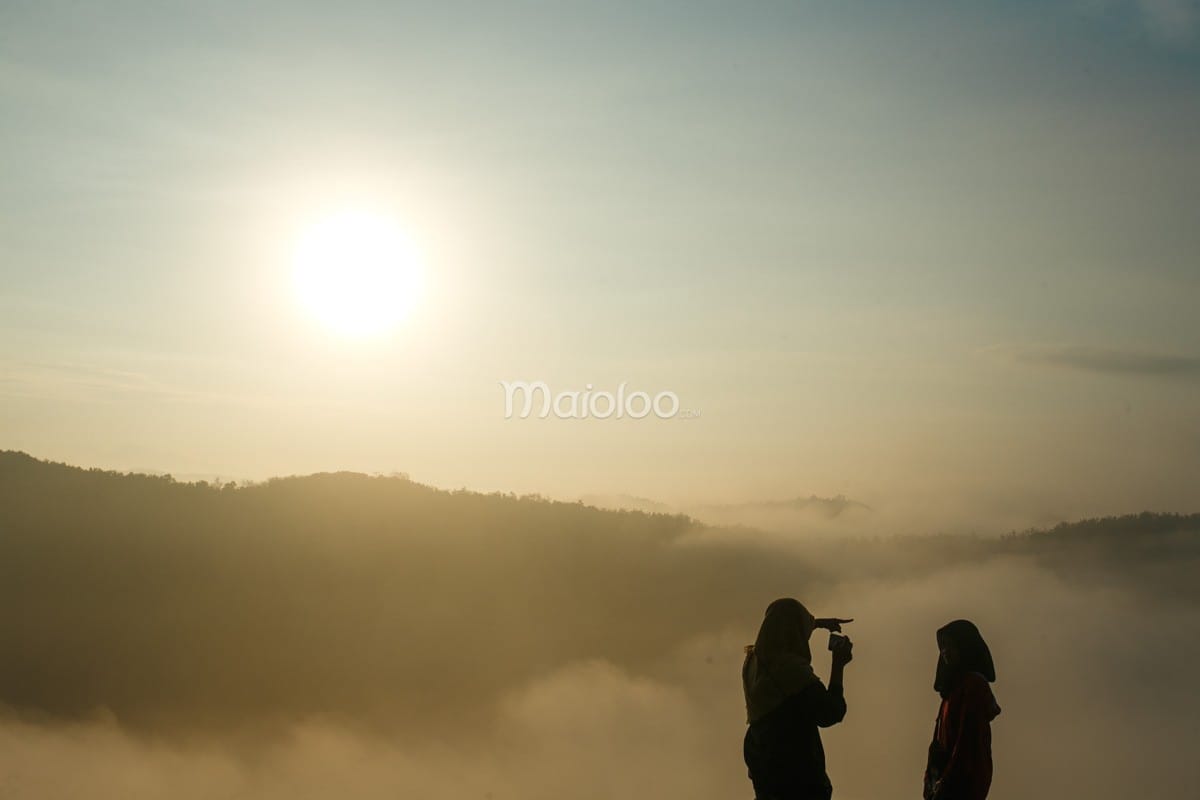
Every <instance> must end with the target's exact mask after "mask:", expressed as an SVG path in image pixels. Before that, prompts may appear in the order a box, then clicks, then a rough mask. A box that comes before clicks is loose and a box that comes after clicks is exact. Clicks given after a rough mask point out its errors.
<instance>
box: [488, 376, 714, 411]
mask: <svg viewBox="0 0 1200 800" xmlns="http://www.w3.org/2000/svg"><path fill="white" fill-rule="evenodd" d="M500 385H501V386H502V387H503V388H504V418H505V419H512V417H513V414H514V412H515V410H516V407H517V405H518V401H520V412H519V413H517V416H518V417H520V418H521V419H528V418H529V416H530V415H531V414H533V412H534V409H535V407H537V404H538V402H539V401H540V403H541V406H540V408H539V409H538V411H537V418H538V419H546V418H547V417H549V416H550V415H552V414H553V415H554V416H555V417H557V418H558V419H589V418H591V419H622V418H624V417H629V418H631V419H645V418H646V417H648V416H650V415H651V414H653V415H654V416H655V417H657V418H658V419H672V418H675V417H682V418H696V417H699V416H700V412H699V411H695V410H692V409H683V410H681V409H680V407H679V396H678V395H677V394H675V393H674V392H658V393H657V394H655V395H654V396H653V397H651V396H650V393H649V392H642V391H634V392H628V393H627V392H626V391H625V388H626V386H627V384H626V383H622V384H621V385H620V386H618V387H617V390H616V391H615V392H607V391H596V390H595V388H594V387H593V386H592V384H590V383H589V384H587V386H586V388H585V389H584V390H583V391H574V390H568V391H564V392H558V393H557V394H555V393H554V392H551V391H550V387H549V385H547V384H546V382H545V381H500Z"/></svg>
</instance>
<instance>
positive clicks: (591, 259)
mask: <svg viewBox="0 0 1200 800" xmlns="http://www.w3.org/2000/svg"><path fill="white" fill-rule="evenodd" d="M252 5H253V7H247V4H242V3H225V2H212V3H205V4H183V3H154V4H138V3H117V4H104V6H103V7H101V6H96V5H89V4H76V3H57V2H37V3H32V2H29V3H27V2H6V3H4V4H3V5H2V6H0V176H3V180H0V448H7V449H17V450H25V451H27V452H29V453H31V454H32V455H35V456H38V457H40V458H48V459H52V460H57V461H66V462H69V463H74V464H80V465H83V466H98V467H104V468H111V469H120V470H156V471H166V472H171V473H172V474H175V475H177V476H189V475H196V476H200V475H204V476H211V475H217V476H225V477H228V478H236V479H261V478H265V477H268V476H271V475H286V474H300V473H308V472H315V471H324V470H339V469H349V470H356V471H364V472H383V473H390V472H393V471H399V472H404V473H407V474H409V475H410V476H411V477H413V478H414V479H415V480H418V481H422V482H425V483H430V484H433V485H437V486H442V487H452V488H457V487H468V488H476V489H483V490H502V491H515V492H537V493H541V494H544V495H548V496H553V497H564V498H571V497H575V496H580V495H585V494H589V493H614V494H619V493H629V494H634V495H638V496H641V497H650V498H654V499H657V500H661V501H665V502H668V503H680V504H683V503H698V502H716V503H722V502H727V503H737V502H748V501H758V500H770V499H780V498H787V497H794V496H798V495H799V496H808V495H809V494H816V495H821V496H832V495H837V494H845V495H847V496H850V497H853V498H857V499H860V500H862V501H863V502H866V503H869V504H871V505H872V507H874V508H878V509H885V510H889V511H893V512H895V514H896V518H900V517H902V516H905V515H907V517H906V518H914V519H916V518H919V519H921V520H922V523H921V524H932V525H935V526H936V525H939V524H949V521H951V520H956V521H963V520H970V519H974V518H980V519H982V518H988V519H997V520H999V519H1002V520H1004V522H1005V524H1008V523H1009V522H1010V521H1011V524H1012V525H1019V524H1024V523H1042V522H1048V521H1057V520H1058V519H1068V518H1077V517H1082V516H1092V515H1102V514H1115V513H1127V512H1133V511H1140V510H1142V509H1155V510H1179V511H1190V510H1195V501H1196V494H1195V487H1196V486H1198V485H1200V415H1198V412H1197V409H1198V408H1200V404H1198V403H1200V316H1198V315H1197V314H1196V313H1195V309H1196V306H1197V300H1200V269H1197V267H1196V254H1197V252H1198V251H1200V248H1198V244H1200V229H1198V226H1197V225H1196V220H1197V217H1196V214H1197V210H1198V209H1200V5H1198V4H1197V3H1195V2H1184V1H1183V0H1156V1H1153V2H1152V1H1150V0H1144V1H1143V2H1119V1H1117V0H1114V1H1113V2H1103V0H1097V2H1084V1H1082V0H1081V1H1080V2H1070V1H1069V0H1064V1H1063V2H1043V3H1032V2H1007V3H999V2H980V3H972V4H962V3H949V2H945V3H929V2H915V3H906V4H895V3H855V4H848V3H833V2H813V3H805V2H786V3H785V2H761V3H753V4H725V3H708V2H687V3H660V2H642V3H591V4H574V3H513V4H504V5H503V6H502V7H501V6H500V5H495V4H477V5H470V4H460V3H439V4H427V5H419V4H403V3H363V2H343V3H338V4H333V5H330V4H304V3H256V4H252ZM345 208H369V209H372V210H374V211H377V212H379V213H381V214H385V215H386V216H387V217H388V219H391V220H394V221H395V223H396V224H397V225H398V226H399V227H400V228H402V229H403V230H404V232H405V234H406V236H407V237H409V239H410V240H411V242H412V243H413V245H414V247H415V248H416V250H417V251H418V252H419V253H420V262H421V264H422V272H423V275H424V279H423V280H424V287H423V289H422V291H421V295H420V297H419V299H418V300H417V301H416V302H415V304H414V307H413V309H412V311H411V313H410V314H409V315H408V316H407V317H406V318H405V319H403V320H402V321H401V322H400V323H399V324H398V325H396V326H395V327H394V328H392V329H390V330H388V331H387V332H386V333H384V334H383V335H378V336H375V337H371V338H368V339H361V338H357V339H356V338H347V337H344V336H339V335H336V334H335V333H333V332H331V331H329V330H327V329H325V328H323V327H322V326H321V325H319V324H318V323H317V322H316V320H314V319H313V318H312V315H311V314H308V313H306V312H305V311H304V309H303V308H301V307H300V306H299V305H298V303H297V301H296V297H295V294H296V293H295V287H294V286H293V262H292V259H293V255H294V252H295V247H296V242H297V241H299V240H301V239H302V237H303V236H304V233H305V231H306V230H311V227H312V226H313V225H314V224H315V223H316V222H318V221H319V220H321V219H324V218H327V217H328V215H329V214H333V213H337V212H338V211H339V210H340V209H345ZM516 380H525V381H539V380H540V381H545V382H546V383H547V385H548V386H549V387H551V389H552V390H553V391H554V392H555V393H557V392H561V391H572V390H574V391H583V390H584V389H585V387H586V386H587V385H588V384H591V385H592V386H593V387H595V389H596V390H597V391H599V390H607V391H616V388H617V386H618V385H620V384H622V383H624V384H626V385H627V387H628V391H635V390H641V391H646V392H648V393H650V394H654V393H657V392H663V391H670V392H673V393H675V394H676V395H677V396H678V398H679V401H680V406H681V409H683V410H685V411H687V412H689V413H687V414H681V415H679V416H677V417H675V418H671V419H659V418H657V417H655V416H653V415H651V416H650V417H648V418H646V419H640V420H634V419H628V418H626V419H619V420H618V419H607V420H599V419H557V418H554V417H551V418H548V419H536V418H531V419H505V415H504V390H503V389H502V387H501V382H503V381H516ZM963 524H965V523H963Z"/></svg>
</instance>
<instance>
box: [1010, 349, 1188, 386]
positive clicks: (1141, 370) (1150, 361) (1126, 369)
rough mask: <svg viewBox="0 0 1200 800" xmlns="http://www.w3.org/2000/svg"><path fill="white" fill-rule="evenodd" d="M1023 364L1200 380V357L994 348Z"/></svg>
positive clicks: (1118, 351)
mask: <svg viewBox="0 0 1200 800" xmlns="http://www.w3.org/2000/svg"><path fill="white" fill-rule="evenodd" d="M991 351H992V352H994V353H999V354H1001V355H1004V356H1007V357H1008V358H1010V359H1012V360H1013V361H1016V362H1018V363H1021V364H1033V365H1037V366H1044V367H1057V368H1061V369H1073V370H1081V371H1084V372H1096V373H1102V374H1107V375H1132V376H1139V377H1152V378H1200V357H1196V356H1183V355H1176V354H1171V353H1147V352H1137V351H1129V350H1113V349H1109V348H1104V347H1088V346H1085V345H1038V346H1018V347H999V348H991Z"/></svg>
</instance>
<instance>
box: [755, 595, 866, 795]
mask: <svg viewBox="0 0 1200 800" xmlns="http://www.w3.org/2000/svg"><path fill="white" fill-rule="evenodd" d="M851 621H852V620H848V619H815V618H814V617H813V615H812V614H810V613H808V609H806V608H805V607H804V606H803V605H801V603H800V602H799V601H798V600H794V599H792V598H790V597H785V598H780V599H779V600H776V601H775V602H773V603H771V605H769V606H767V613H766V616H765V617H764V618H763V622H762V626H761V627H760V628H759V629H758V638H756V639H755V640H754V644H752V645H748V646H747V647H746V660H745V662H743V664H742V690H743V691H744V692H745V695H746V722H748V723H749V725H750V727H749V729H748V730H747V731H746V738H745V740H744V741H743V744H742V752H743V756H744V757H745V759H746V766H747V768H749V771H750V780H751V782H752V783H753V784H754V796H755V798H757V800H829V797H830V796H831V795H832V794H833V786H832V784H831V783H830V782H829V776H828V775H827V774H826V773H825V749H824V748H823V747H822V746H821V734H820V732H819V731H818V730H817V729H818V728H828V727H829V726H830V725H836V724H837V723H839V722H841V721H842V718H843V717H845V716H846V699H845V697H844V695H843V690H842V672H843V669H844V667H845V666H846V664H848V663H850V659H851V658H852V656H851V650H852V648H853V645H852V644H851V642H850V639H849V638H847V637H845V636H833V635H832V633H833V632H834V631H840V630H841V625H842V623H844V622H851ZM816 628H825V629H827V630H829V631H830V633H831V635H830V642H829V648H830V650H831V651H832V652H833V669H832V670H831V671H830V674H829V688H828V689H826V688H825V686H824V685H823V684H822V683H821V679H820V678H818V677H817V675H816V673H814V672H813V668H812V653H811V651H810V650H809V647H808V640H809V637H810V636H812V632H813V630H815V629H816Z"/></svg>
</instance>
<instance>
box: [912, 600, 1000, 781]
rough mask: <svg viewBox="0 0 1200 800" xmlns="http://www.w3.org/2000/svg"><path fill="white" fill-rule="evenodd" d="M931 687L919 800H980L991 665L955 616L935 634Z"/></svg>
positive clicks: (988, 764) (991, 710) (988, 771)
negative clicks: (936, 705)
mask: <svg viewBox="0 0 1200 800" xmlns="http://www.w3.org/2000/svg"><path fill="white" fill-rule="evenodd" d="M937 645H938V662H937V673H936V676H935V678H934V681H933V688H934V689H936V690H937V692H938V694H940V695H941V696H942V705H941V708H940V709H939V710H938V716H937V721H936V722H935V723H934V728H933V741H932V742H931V743H930V745H929V761H928V763H927V764H926V767H925V800H984V798H986V797H987V793H988V788H989V787H990V786H991V784H992V726H991V722H992V720H993V719H995V718H996V715H997V714H999V713H1000V706H998V705H996V698H995V697H993V696H992V690H991V687H989V686H988V684H989V683H991V682H992V681H994V680H996V668H995V666H994V665H993V664H992V654H991V652H990V651H989V650H988V646H987V643H986V642H984V641H983V637H982V636H981V635H980V634H979V629H978V628H976V627H975V625H974V624H973V623H970V622H968V621H966V620H965V619H958V620H955V621H954V622H951V623H950V624H949V625H946V626H945V627H943V628H941V629H939V630H938V632H937Z"/></svg>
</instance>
